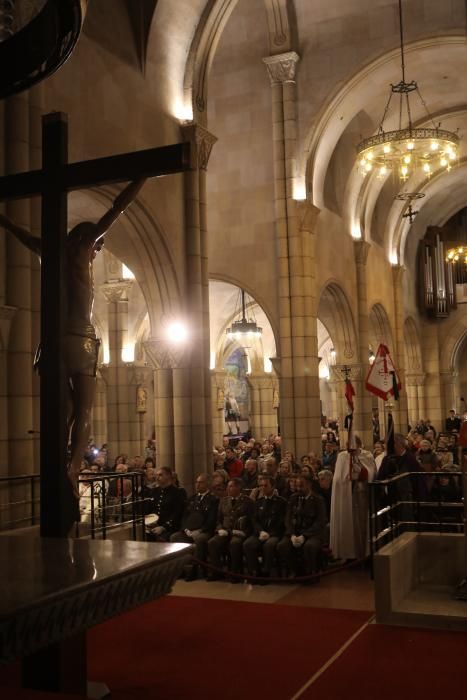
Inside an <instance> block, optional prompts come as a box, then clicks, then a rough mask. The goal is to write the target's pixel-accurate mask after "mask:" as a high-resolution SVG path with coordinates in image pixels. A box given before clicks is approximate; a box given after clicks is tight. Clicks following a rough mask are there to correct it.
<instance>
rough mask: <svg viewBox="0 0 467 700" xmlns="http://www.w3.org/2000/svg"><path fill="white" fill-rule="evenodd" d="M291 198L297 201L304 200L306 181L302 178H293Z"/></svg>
mask: <svg viewBox="0 0 467 700" xmlns="http://www.w3.org/2000/svg"><path fill="white" fill-rule="evenodd" d="M293 198H294V199H296V200H297V201H298V202H303V201H304V200H306V183H305V182H304V181H302V180H295V181H294V184H293Z"/></svg>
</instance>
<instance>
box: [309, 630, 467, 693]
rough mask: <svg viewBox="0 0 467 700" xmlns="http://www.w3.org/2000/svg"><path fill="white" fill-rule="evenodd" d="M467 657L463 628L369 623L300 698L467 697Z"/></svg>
mask: <svg viewBox="0 0 467 700" xmlns="http://www.w3.org/2000/svg"><path fill="white" fill-rule="evenodd" d="M466 658H467V635H465V634H462V633H460V632H431V631H428V630H419V629H409V628H406V627H386V626H382V625H381V626H380V625H369V626H368V627H367V628H366V629H365V630H364V631H363V632H362V634H361V635H359V636H358V637H357V639H355V641H354V642H353V643H352V644H351V645H350V646H349V647H348V648H347V649H346V650H345V651H344V653H343V654H342V656H340V657H339V658H338V659H337V660H336V661H335V662H334V663H333V664H332V665H331V666H330V667H329V668H328V669H327V670H326V671H325V672H324V673H323V674H322V675H321V676H320V677H319V678H317V680H316V681H315V682H314V683H313V684H312V685H311V686H310V687H309V688H308V690H306V691H305V692H304V693H303V695H300V700H331V699H334V698H358V700H376V699H377V700H405V699H406V698H407V699H409V700H442V699H445V698H460V697H464V693H465V686H466V683H465V663H466ZM311 675H312V674H310V676H311ZM349 689H351V690H350V692H349Z"/></svg>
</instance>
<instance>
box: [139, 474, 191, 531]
mask: <svg viewBox="0 0 467 700" xmlns="http://www.w3.org/2000/svg"><path fill="white" fill-rule="evenodd" d="M156 482H157V486H156V488H155V489H153V491H152V499H151V501H149V503H148V505H147V508H146V512H147V513H149V514H150V515H152V516H157V517H155V518H154V517H153V518H152V519H151V525H150V526H148V527H147V537H148V539H149V540H151V541H152V542H168V541H169V539H170V536H171V535H173V533H174V532H177V531H178V530H179V529H180V521H181V518H182V513H183V508H184V505H185V495H186V494H185V491H184V490H183V489H179V488H178V487H177V486H175V485H174V483H173V474H172V470H171V469H170V468H169V467H158V468H157V469H156ZM147 522H148V521H147Z"/></svg>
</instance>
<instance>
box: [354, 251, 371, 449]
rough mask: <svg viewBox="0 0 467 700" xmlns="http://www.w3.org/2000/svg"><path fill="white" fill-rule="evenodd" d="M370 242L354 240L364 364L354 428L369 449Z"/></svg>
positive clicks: (360, 341) (360, 357) (357, 390)
mask: <svg viewBox="0 0 467 700" xmlns="http://www.w3.org/2000/svg"><path fill="white" fill-rule="evenodd" d="M369 250H370V244H369V243H367V242H366V241H354V256H355V267H356V273H357V316H358V350H359V359H360V364H361V366H362V372H361V379H360V380H359V381H358V382H357V384H356V387H355V390H356V394H357V395H356V400H355V415H354V429H355V432H356V433H358V434H359V435H360V437H361V438H362V441H363V444H364V445H365V446H366V448H367V449H371V448H372V446H373V427H372V420H371V417H372V411H371V395H370V394H369V392H368V391H366V389H365V378H366V375H367V372H368V369H369V366H370V365H369V360H368V353H369V347H370V335H369V322H368V299H367V280H366V263H367V259H368V252H369Z"/></svg>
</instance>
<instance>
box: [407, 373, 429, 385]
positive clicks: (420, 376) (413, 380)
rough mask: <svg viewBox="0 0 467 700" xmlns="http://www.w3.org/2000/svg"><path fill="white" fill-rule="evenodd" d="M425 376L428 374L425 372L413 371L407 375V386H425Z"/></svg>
mask: <svg viewBox="0 0 467 700" xmlns="http://www.w3.org/2000/svg"><path fill="white" fill-rule="evenodd" d="M425 378H426V374H425V373H424V372H411V373H410V374H406V375H405V383H406V384H407V386H423V385H424V384H425Z"/></svg>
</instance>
